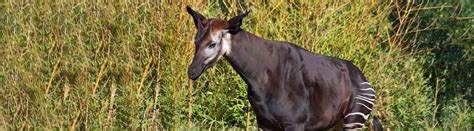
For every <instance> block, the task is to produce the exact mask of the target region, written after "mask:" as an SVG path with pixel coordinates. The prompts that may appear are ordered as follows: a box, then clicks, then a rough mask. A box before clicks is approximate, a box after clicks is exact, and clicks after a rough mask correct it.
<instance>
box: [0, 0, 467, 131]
mask: <svg viewBox="0 0 474 131" xmlns="http://www.w3.org/2000/svg"><path fill="white" fill-rule="evenodd" d="M186 5H191V6H192V7H193V8H194V9H196V10H198V11H200V12H201V13H203V14H204V15H205V16H208V17H218V18H225V19H228V18H230V17H232V16H235V15H237V14H238V13H240V12H242V11H246V10H248V11H250V12H251V13H250V15H249V17H248V18H247V19H245V20H244V24H243V28H244V29H245V30H247V31H249V32H251V33H254V34H256V35H258V36H261V37H263V38H267V39H272V40H280V41H289V42H292V43H295V44H297V45H300V46H302V47H304V48H305V49H308V50H310V51H312V52H315V53H319V54H324V55H328V56H335V57H340V58H344V59H347V60H350V61H352V62H354V63H355V64H356V65H357V66H358V67H360V68H361V69H362V70H363V72H364V74H365V75H366V76H367V77H368V79H369V80H370V81H371V83H373V85H374V87H375V89H376V90H377V100H376V107H375V109H376V111H375V113H376V114H377V115H378V116H380V118H381V120H382V123H383V125H384V127H386V128H395V129H397V128H420V127H435V128H436V127H438V125H437V124H436V121H435V120H433V119H432V116H433V114H435V113H434V111H435V109H434V108H436V104H435V103H434V99H435V98H434V96H436V92H435V91H434V90H433V89H432V88H431V86H430V85H429V84H428V78H426V77H425V74H426V72H425V70H424V66H423V65H424V64H425V62H426V61H427V59H426V58H425V57H424V56H423V55H422V54H416V53H411V52H409V51H407V50H406V49H405V48H403V47H404V46H402V45H403V42H404V38H403V37H404V34H403V33H400V32H404V31H408V30H409V29H410V28H408V29H405V28H397V26H396V25H393V24H392V23H391V21H390V20H389V19H388V16H389V15H390V13H393V10H394V9H397V7H399V6H397V5H396V3H391V2H387V3H378V2H327V1H318V2H306V1H242V2H236V1H210V2H189V1H174V2H170V1H148V0H142V1H84V0H74V1H65V0H53V1H15V0H6V1H4V2H3V3H1V6H0V11H1V13H0V18H1V19H0V31H1V34H0V35H1V37H0V43H1V44H0V60H1V63H0V65H1V68H0V88H1V89H0V105H1V107H0V111H1V112H0V127H1V128H3V129H25V128H39V129H57V128H69V129H71V130H73V129H81V130H82V129H86V130H89V129H95V128H105V129H116V128H132V129H136V128H145V129H186V128H219V129H225V128H246V129H255V126H256V120H255V117H254V115H253V112H252V110H251V108H250V106H249V104H248V101H247V97H246V96H247V92H246V91H247V87H246V84H245V83H244V82H243V80H242V79H241V78H240V77H239V76H238V75H237V73H236V72H235V71H233V69H232V68H231V66H230V65H229V64H228V63H227V62H226V61H221V62H220V63H219V64H218V65H216V66H215V67H213V68H211V69H209V70H207V72H206V73H204V74H203V76H201V78H200V79H199V80H197V81H194V82H193V81H191V80H189V79H188V78H187V75H186V71H187V66H188V64H189V63H190V62H191V59H192V57H193V50H194V47H193V44H192V43H193V38H194V35H195V32H196V29H195V27H194V25H193V24H192V19H191V17H190V16H189V15H188V14H187V13H186V11H185V10H184V7H185V6H186ZM402 18H403V17H402ZM407 24H409V22H407ZM395 29H399V30H395ZM393 32H397V33H393ZM433 98H434V99H433ZM462 111H470V109H468V108H466V109H464V110H462ZM455 113H459V112H455ZM458 115H462V113H460V114H458ZM459 122H460V123H466V125H459V126H460V127H459V128H466V129H469V128H470V127H471V128H472V125H469V121H467V119H463V120H462V121H459ZM367 124H369V123H367Z"/></svg>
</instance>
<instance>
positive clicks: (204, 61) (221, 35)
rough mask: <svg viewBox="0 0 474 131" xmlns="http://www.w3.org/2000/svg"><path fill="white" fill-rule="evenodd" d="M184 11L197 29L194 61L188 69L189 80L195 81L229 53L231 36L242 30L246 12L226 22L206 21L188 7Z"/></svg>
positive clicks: (217, 20) (220, 20)
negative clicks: (190, 17)
mask: <svg viewBox="0 0 474 131" xmlns="http://www.w3.org/2000/svg"><path fill="white" fill-rule="evenodd" d="M186 10H187V11H188V13H189V14H190V15H191V16H192V17H193V20H194V25H195V26H196V29H197V34H196V37H195V39H194V45H195V52H194V59H193V62H192V63H191V65H189V68H188V76H189V78H190V79H192V80H196V79H197V78H198V77H199V76H201V74H202V73H203V72H204V70H206V69H207V68H209V67H211V66H212V65H214V64H215V63H217V61H219V59H220V58H221V57H222V56H223V55H228V54H229V53H230V51H231V45H230V44H231V35H232V34H235V33H237V32H239V31H241V30H242V29H241V28H240V25H241V24H242V19H243V18H244V17H245V16H247V14H248V12H247V13H244V14H242V15H239V16H236V17H234V18H232V19H230V20H228V21H226V20H222V19H216V18H211V19H206V18H205V17H204V16H203V15H201V14H200V13H198V12H196V11H194V10H193V9H191V7H189V6H187V7H186Z"/></svg>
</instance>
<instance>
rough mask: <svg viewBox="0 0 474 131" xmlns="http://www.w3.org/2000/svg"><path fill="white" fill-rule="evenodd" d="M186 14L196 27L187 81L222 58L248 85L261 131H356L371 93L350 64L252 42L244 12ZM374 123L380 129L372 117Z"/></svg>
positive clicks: (368, 110)
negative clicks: (226, 16) (337, 130)
mask: <svg viewBox="0 0 474 131" xmlns="http://www.w3.org/2000/svg"><path fill="white" fill-rule="evenodd" d="M186 10H187V12H188V13H189V14H190V15H191V16H192V17H193V21H194V25H195V26H196V28H197V34H196V37H195V41H194V44H195V52H194V58H193V61H192V63H191V65H190V66H189V69H188V75H189V78H190V79H192V80H196V79H197V78H198V77H199V76H200V75H201V74H202V73H203V72H204V71H205V70H206V69H207V68H209V67H211V66H212V65H214V64H215V63H217V62H218V61H219V59H220V58H221V57H222V56H224V57H225V58H226V59H227V61H229V63H230V64H231V65H232V67H233V68H234V69H235V71H237V73H238V74H239V75H240V77H242V79H243V80H244V81H245V83H246V84H247V85H248V99H249V101H250V104H251V106H252V109H253V111H254V112H255V114H256V116H257V123H258V127H259V128H260V129H263V130H324V129H328V128H331V127H333V126H334V125H336V123H339V122H342V123H343V128H344V130H354V129H357V130H360V129H362V127H363V125H364V123H365V121H367V119H368V117H369V115H370V114H371V112H372V111H373V110H372V109H373V107H374V101H375V90H374V89H373V88H372V87H371V85H370V83H369V82H367V80H366V78H365V77H364V75H363V74H362V72H361V71H360V70H359V69H358V68H357V67H356V66H355V65H354V64H352V63H351V62H349V61H346V60H342V59H338V58H335V57H328V56H322V55H318V54H314V53H312V52H310V51H307V50H305V49H303V48H301V47H298V46H296V45H294V44H292V43H288V42H279V41H271V40H266V39H263V38H260V37H257V36H255V35H253V34H251V33H249V32H247V31H245V30H243V29H242V28H241V27H240V26H241V25H242V19H243V18H244V17H245V16H247V15H248V12H246V13H244V14H241V15H238V16H236V17H234V18H231V19H230V20H228V21H226V20H222V19H217V18H211V19H206V18H205V17H204V16H203V15H202V14H200V13H198V12H196V11H194V10H193V9H191V8H190V7H189V6H187V7H186ZM373 123H374V124H373V125H374V129H375V130H382V125H381V124H380V122H379V121H378V119H377V117H375V115H374V116H373Z"/></svg>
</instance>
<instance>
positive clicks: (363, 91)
mask: <svg viewBox="0 0 474 131" xmlns="http://www.w3.org/2000/svg"><path fill="white" fill-rule="evenodd" d="M354 86H356V88H357V89H358V93H356V94H357V95H355V96H354V98H353V99H352V101H351V104H350V105H349V111H348V113H347V114H345V116H344V124H343V125H344V130H361V129H362V127H363V126H364V123H365V122H366V121H367V119H368V118H369V115H370V113H371V112H372V108H373V107H374V101H375V90H374V89H373V88H372V86H371V85H370V83H368V82H362V83H359V85H354Z"/></svg>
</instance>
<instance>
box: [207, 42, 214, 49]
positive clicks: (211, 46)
mask: <svg viewBox="0 0 474 131" xmlns="http://www.w3.org/2000/svg"><path fill="white" fill-rule="evenodd" d="M208 47H209V48H211V49H212V48H214V47H216V43H214V42H213V43H211V44H210V45H209V46H208Z"/></svg>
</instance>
